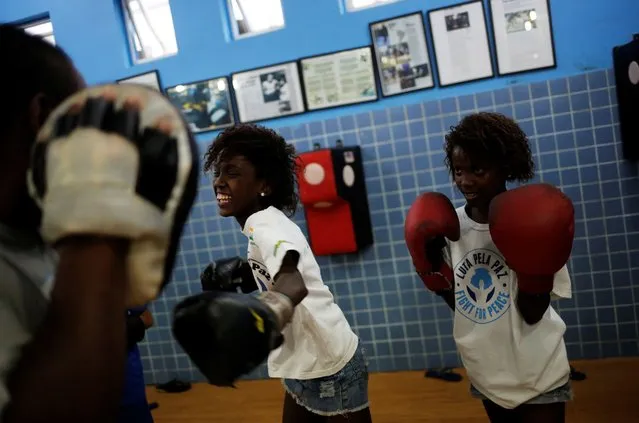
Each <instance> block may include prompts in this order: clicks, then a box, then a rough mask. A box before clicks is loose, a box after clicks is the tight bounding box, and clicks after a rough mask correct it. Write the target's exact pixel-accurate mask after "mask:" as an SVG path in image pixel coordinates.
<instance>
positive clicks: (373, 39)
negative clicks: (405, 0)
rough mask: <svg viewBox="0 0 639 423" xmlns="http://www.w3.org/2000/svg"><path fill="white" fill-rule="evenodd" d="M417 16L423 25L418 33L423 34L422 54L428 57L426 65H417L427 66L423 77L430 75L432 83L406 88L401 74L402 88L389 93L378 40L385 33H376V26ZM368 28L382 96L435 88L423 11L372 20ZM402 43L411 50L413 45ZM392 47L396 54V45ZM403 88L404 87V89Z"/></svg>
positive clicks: (388, 36)
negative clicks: (386, 88) (403, 85)
mask: <svg viewBox="0 0 639 423" xmlns="http://www.w3.org/2000/svg"><path fill="white" fill-rule="evenodd" d="M417 17H418V18H419V19H418V21H419V25H420V26H421V28H420V29H421V30H420V31H419V32H418V33H419V34H421V35H422V37H423V39H422V41H423V48H424V51H423V52H421V54H423V55H425V56H426V58H427V62H426V64H425V65H424V64H421V65H418V66H417V67H422V66H427V72H428V75H425V76H423V77H422V78H426V77H429V79H430V83H427V84H426V85H424V86H413V87H410V88H408V89H406V88H404V87H402V84H403V83H404V81H402V80H401V76H399V79H400V81H399V82H398V83H399V86H400V90H399V91H397V92H392V93H388V92H387V91H386V90H385V87H386V85H385V79H386V76H385V69H384V67H383V66H382V64H381V63H380V61H381V58H380V52H379V50H378V48H379V44H378V42H377V41H378V40H377V39H378V38H379V37H383V36H384V35H378V34H376V33H375V31H376V27H378V26H380V25H386V24H389V23H391V22H394V21H400V20H403V19H409V18H417ZM385 29H386V32H388V28H385ZM368 30H369V33H370V36H371V45H372V46H373V55H374V59H375V65H376V68H377V77H378V79H379V85H380V95H381V96H382V97H384V98H388V97H394V96H397V95H402V94H407V93H412V92H417V91H423V90H430V89H432V88H435V75H434V69H433V63H434V62H433V57H432V55H431V51H430V48H429V46H428V32H427V31H426V24H425V22H424V14H423V13H422V11H417V12H411V13H406V14H403V15H399V16H393V17H391V18H387V19H382V20H378V21H375V22H371V23H369V24H368ZM385 36H386V37H387V38H390V35H388V34H386V35H385ZM402 44H407V45H406V49H407V51H410V48H411V46H410V45H409V44H408V43H402ZM389 47H391V46H389ZM392 47H393V49H394V50H395V51H394V52H393V53H392V54H393V55H395V56H396V53H397V51H396V49H395V46H394V45H393V46H392ZM409 57H410V55H409ZM395 59H397V58H395ZM389 68H391V66H389ZM415 68H416V67H412V68H411V73H413V72H415ZM394 70H395V71H397V72H398V73H399V69H397V68H395V69H394ZM418 78H419V77H418ZM415 79H417V78H414V79H413V81H406V83H408V84H410V83H411V82H412V83H414V82H415ZM402 88H404V89H402Z"/></svg>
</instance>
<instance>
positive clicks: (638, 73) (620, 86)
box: [612, 34, 639, 160]
mask: <svg viewBox="0 0 639 423" xmlns="http://www.w3.org/2000/svg"><path fill="white" fill-rule="evenodd" d="M612 57H613V64H614V69H615V81H616V84H617V103H618V107H619V132H620V133H621V143H622V146H623V156H624V158H625V159H627V160H639V34H635V36H634V39H633V41H631V42H629V43H628V44H624V45H622V46H617V47H615V48H613V49H612Z"/></svg>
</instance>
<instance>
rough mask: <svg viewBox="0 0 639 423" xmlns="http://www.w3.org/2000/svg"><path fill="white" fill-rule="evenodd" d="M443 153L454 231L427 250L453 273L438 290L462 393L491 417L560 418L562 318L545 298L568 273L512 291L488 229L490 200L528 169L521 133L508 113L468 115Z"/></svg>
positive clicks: (529, 422)
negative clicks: (448, 312)
mask: <svg viewBox="0 0 639 423" xmlns="http://www.w3.org/2000/svg"><path fill="white" fill-rule="evenodd" d="M445 152H446V164H447V166H448V168H449V169H450V172H451V174H452V176H453V179H454V182H455V184H456V186H457V188H458V189H459V190H460V192H461V193H462V194H463V195H464V197H465V199H466V204H465V205H464V206H462V207H459V208H458V209H457V210H456V211H457V217H458V218H459V223H460V228H461V231H460V234H461V237H460V239H459V240H458V241H456V242H452V241H450V240H446V242H445V243H444V242H443V240H441V239H436V242H434V243H432V244H431V245H428V244H427V250H430V251H431V254H432V253H433V248H435V249H437V248H441V251H442V253H443V254H442V256H441V257H442V259H443V260H444V261H445V263H446V264H447V265H448V266H449V267H450V269H451V270H452V274H453V275H454V276H453V279H454V281H452V282H453V285H452V286H453V289H450V290H447V291H441V292H439V293H438V294H439V295H441V296H442V297H443V298H444V299H445V300H446V302H447V303H448V304H449V306H450V307H451V308H452V309H453V310H454V311H455V318H454V338H455V342H456V344H457V348H458V351H459V353H460V356H461V359H462V362H463V364H464V367H465V368H466V371H467V373H468V378H469V379H470V382H471V394H472V395H473V396H474V397H476V398H479V399H481V400H483V404H484V408H485V409H486V412H487V414H488V416H489V418H490V421H491V422H492V423H502V422H503V423H506V422H508V423H537V422H538V423H542V422H543V423H563V422H564V420H565V402H566V401H568V400H570V399H571V398H572V389H571V385H570V366H569V364H568V358H567V355H566V347H565V344H564V339H563V335H564V332H565V330H566V325H565V323H564V322H563V320H562V319H561V318H560V317H559V315H558V314H557V312H556V311H555V310H554V309H553V307H552V306H551V305H550V301H551V297H552V298H570V297H571V295H572V294H571V286H570V276H569V275H568V270H567V268H566V266H564V267H563V268H562V269H561V270H560V271H559V272H558V273H556V274H555V278H554V285H553V289H552V293H550V294H539V295H531V294H525V293H523V292H521V291H519V290H518V288H517V275H516V274H515V272H514V271H512V270H511V269H509V268H508V266H507V264H506V262H505V260H504V259H503V256H502V253H501V252H500V251H499V250H498V249H497V248H496V247H495V244H494V243H493V241H492V239H491V235H490V232H489V226H488V207H489V204H490V202H491V200H492V199H493V198H494V197H495V196H496V195H498V194H500V193H502V192H504V191H506V183H507V182H513V181H519V182H525V181H527V180H530V179H532V178H533V176H534V173H533V168H534V165H533V161H532V156H531V152H530V146H529V144H528V138H527V137H526V135H525V133H524V132H523V131H522V130H521V128H520V127H519V126H518V125H517V124H516V123H515V122H514V121H513V120H512V119H510V118H507V117H505V116H503V115H500V114H496V113H477V114H473V115H469V116H467V117H465V118H464V119H462V121H461V122H460V123H459V125H458V126H456V127H454V128H453V129H452V130H451V132H450V133H449V134H448V135H447V136H446V145H445ZM435 254H437V252H436V251H435ZM489 263H492V264H493V265H492V266H491V265H490V264H489ZM495 263H499V266H496V265H494V264H495Z"/></svg>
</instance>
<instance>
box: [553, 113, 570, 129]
mask: <svg viewBox="0 0 639 423" xmlns="http://www.w3.org/2000/svg"><path fill="white" fill-rule="evenodd" d="M554 126H555V131H557V132H563V131H571V130H572V129H573V126H572V116H571V115H555V125H554Z"/></svg>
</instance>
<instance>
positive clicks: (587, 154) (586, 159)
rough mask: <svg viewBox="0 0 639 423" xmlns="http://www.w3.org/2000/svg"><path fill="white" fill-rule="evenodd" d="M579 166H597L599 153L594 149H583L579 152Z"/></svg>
mask: <svg viewBox="0 0 639 423" xmlns="http://www.w3.org/2000/svg"><path fill="white" fill-rule="evenodd" d="M577 157H579V165H581V166H583V165H588V164H595V163H596V162H597V151H596V150H595V149H594V148H583V149H580V150H577Z"/></svg>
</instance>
